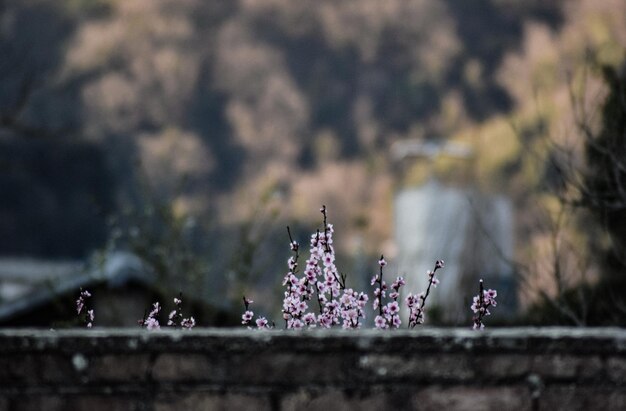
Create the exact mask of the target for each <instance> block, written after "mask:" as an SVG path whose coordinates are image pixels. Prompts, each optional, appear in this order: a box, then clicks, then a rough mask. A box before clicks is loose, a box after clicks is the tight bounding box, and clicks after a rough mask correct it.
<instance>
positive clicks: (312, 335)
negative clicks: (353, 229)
mask: <svg viewBox="0 0 626 411" xmlns="http://www.w3.org/2000/svg"><path fill="white" fill-rule="evenodd" d="M211 409H225V410H226V409H227V410H233V409H246V410H254V411H261V410H294V409H314V410H324V411H330V410H348V409H349V410H383V409H423V410H430V409H437V410H453V409H466V410H467V409H471V410H516V409H521V410H537V409H538V410H559V409H564V410H578V409H581V410H582V409H584V410H596V409H601V410H625V409H626V330H623V329H608V328H603V329H572V328H543V329H533V328H519V329H493V330H487V331H485V332H473V331H471V330H460V329H429V328H424V329H421V330H419V331H415V332H409V331H397V332H377V331H375V330H364V331H358V332H343V331H340V330H336V331H334V330H333V331H316V332H301V333H292V332H284V331H275V332H267V331H266V332H256V331H255V332H252V331H247V330H217V329H195V330H192V331H190V332H182V331H159V332H147V331H144V330H140V329H126V330H121V329H106V330H105V329H102V330H98V329H94V330H64V331H41V330H0V410H50V411H55V410H88V411H99V410H105V411H114V410H162V411H166V410H211Z"/></svg>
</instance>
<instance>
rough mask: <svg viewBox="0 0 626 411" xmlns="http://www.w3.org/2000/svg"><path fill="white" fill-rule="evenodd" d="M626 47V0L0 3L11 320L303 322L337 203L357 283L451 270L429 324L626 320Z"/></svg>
mask: <svg viewBox="0 0 626 411" xmlns="http://www.w3.org/2000/svg"><path fill="white" fill-rule="evenodd" d="M625 51H626V2H624V1H623V0H570V1H557V0H553V1H521V0H477V1H472V2H467V1H464V0H445V1H435V0H386V1H378V0H359V1H341V2H338V1H330V0H328V1H326V0H323V1H320V0H315V1H313V0H305V1H297V2H294V1H289V0H239V1H231V0H228V1H226V0H223V1H217V0H216V1H210V2H203V1H199V0H134V1H121V0H65V1H52V0H22V1H18V0H8V1H3V2H0V325H11V326H26V325H38V326H46V327H49V326H54V327H64V326H72V325H79V321H78V319H77V318H76V316H75V305H74V301H75V299H76V298H77V297H78V294H79V291H80V288H81V287H83V288H86V289H89V290H91V291H92V294H94V297H93V305H94V307H95V311H96V321H95V324H96V325H101V326H103V325H128V326H130V325H136V321H137V319H141V318H142V315H144V312H145V310H146V309H147V308H148V307H149V305H150V304H151V303H152V302H154V301H157V300H158V301H161V303H162V304H163V305H164V306H165V308H166V310H169V309H171V308H170V307H173V303H172V299H173V298H174V297H176V296H177V295H178V293H179V292H182V293H183V296H184V297H183V311H184V312H185V314H187V313H191V314H193V315H194V316H195V317H196V320H197V321H198V323H199V324H200V325H218V326H225V325H233V326H235V325H237V324H239V323H240V318H239V317H240V315H241V311H242V309H243V304H242V303H241V296H242V295H243V294H245V295H246V296H248V297H250V298H251V299H253V300H255V305H254V308H255V311H256V312H257V313H259V314H262V315H267V316H270V317H273V318H280V308H281V298H282V289H281V282H282V278H283V276H284V274H285V273H286V271H287V265H286V261H287V258H288V256H289V253H290V251H289V243H288V242H289V239H288V236H287V230H286V228H285V227H286V226H290V227H291V229H292V231H293V233H294V235H295V237H296V238H297V239H298V240H299V241H300V242H301V243H302V244H303V248H304V251H306V249H307V247H306V245H307V244H308V236H309V235H310V233H311V232H315V230H316V228H319V227H320V226H321V214H320V213H319V208H320V206H321V205H322V204H325V205H326V206H327V207H328V210H329V219H330V222H331V223H333V224H334V226H335V230H336V232H335V242H336V248H337V254H338V266H339V268H340V270H341V271H342V272H345V273H346V274H347V276H348V285H349V286H353V287H355V288H357V289H363V290H368V291H369V292H371V289H370V286H369V278H370V277H371V275H372V274H373V273H374V272H375V271H376V270H377V265H376V261H377V260H378V258H379V257H380V255H381V254H384V255H385V257H386V258H387V260H388V261H389V262H390V265H389V266H388V267H387V270H386V273H387V275H388V276H389V278H391V277H395V276H396V275H403V276H405V277H407V280H408V281H407V282H408V285H407V291H411V292H418V291H421V289H422V288H423V287H424V286H425V283H426V276H425V271H426V270H427V269H431V268H432V265H433V263H434V261H435V259H444V260H446V263H447V267H446V268H445V269H444V270H443V272H442V274H441V276H440V279H441V285H440V286H439V288H438V289H437V290H435V292H434V293H433V296H432V301H431V300H429V304H431V305H430V307H431V308H430V311H429V312H428V314H427V320H426V321H427V323H430V324H444V325H464V326H466V325H471V312H470V310H469V306H470V304H471V298H472V296H473V295H475V294H476V293H477V291H478V290H477V287H478V279H479V278H484V279H485V284H486V286H487V287H488V288H496V289H498V291H499V297H498V299H499V301H500V305H499V306H498V307H497V308H496V309H495V310H494V318H492V319H491V320H492V321H491V324H509V325H521V324H537V325H546V324H569V325H626V86H625V84H626V77H625V76H624V74H625V73H626V71H625V70H624V57H625V55H626V53H625ZM304 254H305V255H304V258H306V257H307V256H306V254H307V253H306V252H305V253H304ZM495 314H498V315H497V316H496V315H495Z"/></svg>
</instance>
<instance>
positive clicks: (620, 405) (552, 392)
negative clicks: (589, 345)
mask: <svg viewBox="0 0 626 411" xmlns="http://www.w3.org/2000/svg"><path fill="white" fill-rule="evenodd" d="M539 408H540V409H542V410H543V409H546V410H565V409H566V410H568V411H576V410H585V411H587V410H600V409H601V410H603V411H618V410H619V411H623V410H625V409H626V393H624V392H623V389H620V388H618V387H615V388H607V387H584V386H580V385H578V384H571V385H569V386H560V387H548V388H547V389H546V390H545V392H543V393H542V395H541V397H540V398H539Z"/></svg>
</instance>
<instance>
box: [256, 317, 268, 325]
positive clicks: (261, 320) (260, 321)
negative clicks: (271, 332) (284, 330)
mask: <svg viewBox="0 0 626 411" xmlns="http://www.w3.org/2000/svg"><path fill="white" fill-rule="evenodd" d="M256 326H257V327H258V328H267V327H268V323H267V319H266V318H265V317H259V318H257V320H256Z"/></svg>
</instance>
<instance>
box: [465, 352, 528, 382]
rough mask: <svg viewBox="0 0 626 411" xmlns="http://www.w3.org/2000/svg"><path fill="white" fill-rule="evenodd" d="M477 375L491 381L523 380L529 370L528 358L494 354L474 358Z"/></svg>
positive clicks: (525, 356)
mask: <svg viewBox="0 0 626 411" xmlns="http://www.w3.org/2000/svg"><path fill="white" fill-rule="evenodd" d="M474 361H475V362H476V368H477V370H478V373H479V374H480V375H481V376H483V377H485V378H487V379H491V380H498V379H502V378H508V379H510V378H515V379H520V378H525V377H526V375H527V374H528V372H529V370H530V357H529V356H527V355H520V354H495V355H485V356H480V357H475V358H474Z"/></svg>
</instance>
